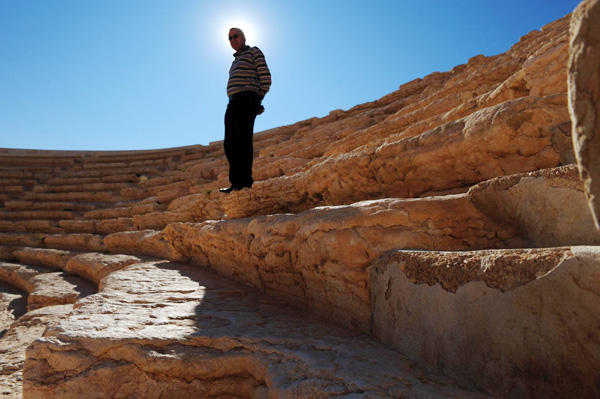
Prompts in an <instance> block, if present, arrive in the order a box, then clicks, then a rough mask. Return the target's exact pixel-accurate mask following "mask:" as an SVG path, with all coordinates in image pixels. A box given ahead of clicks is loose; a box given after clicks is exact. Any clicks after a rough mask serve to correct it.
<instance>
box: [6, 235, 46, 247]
mask: <svg viewBox="0 0 600 399" xmlns="http://www.w3.org/2000/svg"><path fill="white" fill-rule="evenodd" d="M44 238H45V235H44V234H34V233H0V245H14V246H20V247H40V246H43V243H44Z"/></svg>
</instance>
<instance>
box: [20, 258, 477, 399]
mask: <svg viewBox="0 0 600 399" xmlns="http://www.w3.org/2000/svg"><path fill="white" fill-rule="evenodd" d="M23 392H24V396H23V397H24V398H25V399H37V398H40V399H41V398H44V399H45V398H49V397H52V398H57V399H58V398H61V399H69V398H77V399H86V398H97V399H100V398H107V399H108V398H110V399H117V398H130V399H133V398H144V399H153V398H156V399H158V398H177V397H182V398H183V397H248V398H250V397H251V398H267V397H269V398H300V397H302V398H328V397H348V398H350V397H352V398H361V397H364V398H367V397H368V398H376V397H381V398H383V397H394V398H440V399H441V398H483V397H487V396H486V395H482V394H477V393H473V392H468V391H464V390H460V389H457V388H456V385H455V384H454V383H453V382H452V381H451V380H449V379H447V378H445V377H440V376H436V375H435V374H433V375H430V374H427V373H424V372H423V371H422V370H420V369H419V368H418V367H416V366H415V365H414V364H412V363H411V362H408V361H407V360H406V358H405V357H403V356H402V355H400V354H399V353H397V352H395V351H394V350H391V349H389V348H386V347H384V346H382V345H381V344H378V343H376V342H374V341H371V340H369V339H367V338H365V337H364V336H359V335H356V334H355V333H352V332H350V331H348V330H346V329H342V328H340V327H337V326H335V325H333V324H330V323H328V322H327V321H325V320H320V319H316V318H314V317H312V316H310V315H307V314H306V313H303V312H301V311H298V310H295V309H293V308H290V307H288V306H285V305H283V304H282V303H279V302H277V301H274V300H272V299H270V298H268V297H266V296H262V295H260V294H258V293H257V292H256V291H253V290H251V289H248V288H246V287H243V286H240V285H237V284H235V283H231V282H228V281H226V280H224V279H222V278H219V277H217V276H215V275H212V274H209V273H207V272H205V271H201V270H199V269H198V268H194V267H192V266H189V265H182V264H174V263H168V262H164V261H163V262H161V261H155V262H148V263H142V264H135V265H131V266H128V267H126V268H124V269H122V270H120V271H116V272H114V273H112V274H110V275H109V276H108V277H106V278H105V279H104V289H103V291H102V292H101V293H98V294H96V295H92V296H90V297H87V298H86V299H83V300H81V301H80V302H79V303H78V304H77V305H76V307H75V309H74V310H73V313H72V314H71V315H70V316H69V317H68V318H67V319H66V320H63V321H61V322H60V323H58V324H55V325H53V326H50V327H49V328H48V331H47V333H46V336H45V337H43V338H41V339H38V340H37V341H35V342H34V343H33V344H32V345H31V346H30V347H29V348H28V350H27V360H26V363H25V368H24V385H23Z"/></svg>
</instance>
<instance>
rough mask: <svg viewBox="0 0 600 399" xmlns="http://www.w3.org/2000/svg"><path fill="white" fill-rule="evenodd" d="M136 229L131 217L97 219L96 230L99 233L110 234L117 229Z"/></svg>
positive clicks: (117, 230)
mask: <svg viewBox="0 0 600 399" xmlns="http://www.w3.org/2000/svg"><path fill="white" fill-rule="evenodd" d="M133 230H137V229H136V227H135V226H134V225H133V218H130V217H120V218H116V219H105V220H100V221H97V223H96V232H97V233H99V234H111V233H116V232H119V231H133Z"/></svg>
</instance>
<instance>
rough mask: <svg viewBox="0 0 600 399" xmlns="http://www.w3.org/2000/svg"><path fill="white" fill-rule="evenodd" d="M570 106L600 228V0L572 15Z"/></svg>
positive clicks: (580, 159) (575, 140)
mask: <svg viewBox="0 0 600 399" xmlns="http://www.w3.org/2000/svg"><path fill="white" fill-rule="evenodd" d="M570 45H571V55H570V58H569V99H570V102H569V110H570V112H571V118H572V120H573V147H574V148H575V154H576V156H577V163H578V164H579V168H580V170H581V176H582V178H583V181H584V183H585V193H586V195H587V198H588V202H589V206H590V208H591V209H592V212H593V214H594V219H595V222H596V227H597V228H598V229H600V156H599V155H600V1H598V0H584V1H582V2H581V4H580V5H579V6H578V7H577V8H576V9H575V11H574V12H573V16H572V18H571V41H570Z"/></svg>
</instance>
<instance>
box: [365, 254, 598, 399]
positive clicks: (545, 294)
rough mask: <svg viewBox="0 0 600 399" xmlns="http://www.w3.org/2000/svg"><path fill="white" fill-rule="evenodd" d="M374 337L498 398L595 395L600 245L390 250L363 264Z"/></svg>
mask: <svg viewBox="0 0 600 399" xmlns="http://www.w3.org/2000/svg"><path fill="white" fill-rule="evenodd" d="M371 277H372V280H371V283H372V286H371V287H372V291H371V292H372V295H373V331H374V334H375V336H376V337H378V338H379V339H380V340H382V342H384V343H387V344H389V345H392V346H394V347H395V348H396V349H398V350H399V351H400V352H402V353H405V354H407V355H408V356H409V357H410V358H411V359H413V360H417V361H419V362H420V364H421V365H423V366H425V367H427V368H428V369H430V370H432V371H433V370H436V371H438V372H443V373H445V374H447V375H449V376H452V377H454V378H456V379H457V380H458V381H461V382H462V383H466V384H469V385H471V386H475V387H479V388H484V389H486V390H487V391H489V392H492V393H495V394H499V395H501V396H502V397H511V398H512V397H521V398H567V397H568V398H597V397H598V396H599V395H600V374H598V370H599V369H600V332H599V331H600V328H599V327H600V311H599V310H598V309H600V290H599V289H598V287H599V286H598V284H597V282H598V281H600V249H599V247H572V248H570V249H562V250H561V249H552V250H520V251H515V250H505V251H478V252H471V253H467V252H459V253H435V252H429V253H423V252H411V251H407V252H395V253H390V254H387V255H386V256H384V257H382V258H381V259H379V260H378V261H377V262H376V264H375V266H374V268H373V270H372V273H371Z"/></svg>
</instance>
